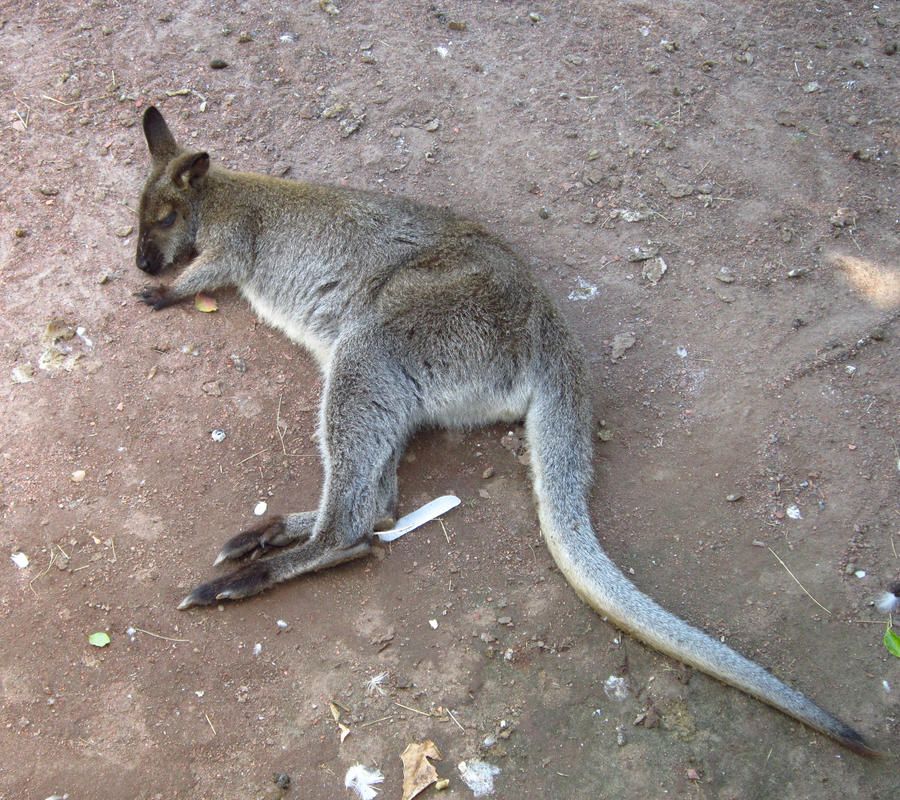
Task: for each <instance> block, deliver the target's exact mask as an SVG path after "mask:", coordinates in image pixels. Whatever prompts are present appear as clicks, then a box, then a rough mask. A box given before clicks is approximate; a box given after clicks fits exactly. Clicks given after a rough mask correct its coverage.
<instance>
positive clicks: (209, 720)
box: [203, 712, 216, 736]
mask: <svg viewBox="0 0 900 800" xmlns="http://www.w3.org/2000/svg"><path fill="white" fill-rule="evenodd" d="M203 716H204V717H206V721H207V722H208V723H209V727H210V728H212V732H213V736H215V735H216V729H215V728H213V724H212V720H211V719H210V718H209V714H207V713H206V712H204V713H203Z"/></svg>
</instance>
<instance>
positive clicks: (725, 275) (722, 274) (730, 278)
mask: <svg viewBox="0 0 900 800" xmlns="http://www.w3.org/2000/svg"><path fill="white" fill-rule="evenodd" d="M716 280H717V281H721V282H722V283H734V275H732V274H731V271H730V270H729V269H728V267H722V268H721V269H720V270H719V271H718V272H717V273H716Z"/></svg>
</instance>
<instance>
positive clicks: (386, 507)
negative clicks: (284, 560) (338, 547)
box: [213, 451, 399, 565]
mask: <svg viewBox="0 0 900 800" xmlns="http://www.w3.org/2000/svg"><path fill="white" fill-rule="evenodd" d="M398 459H399V451H395V452H394V454H393V456H392V457H391V458H390V459H388V463H387V466H386V467H385V468H384V469H383V470H382V472H381V479H380V480H379V482H378V494H377V500H376V504H375V508H376V515H375V523H374V525H373V530H375V531H385V530H390V529H391V528H393V527H394V523H395V522H396V518H397V461H398ZM318 515H319V512H318V511H300V512H298V513H295V514H287V515H286V516H273V517H269V518H268V519H265V520H263V521H262V522H260V523H259V525H254V526H253V527H252V528H247V529H246V530H244V531H241V532H240V533H239V534H237V536H232V537H231V538H230V539H229V540H228V541H227V542H225V544H224V545H222V549H221V550H220V551H219V555H218V556H216V560H215V561H214V562H213V564H214V565H218V564H221V563H222V562H223V561H233V560H236V559H239V558H242V557H245V556H246V557H249V558H259V557H260V556H262V555H265V554H266V553H267V552H269V550H272V549H274V548H276V547H292V546H295V545H299V544H303V543H304V542H305V541H307V540H308V539H309V537H310V536H312V532H313V528H314V527H315V525H316V517H317V516H318Z"/></svg>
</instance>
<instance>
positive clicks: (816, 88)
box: [803, 81, 822, 94]
mask: <svg viewBox="0 0 900 800" xmlns="http://www.w3.org/2000/svg"><path fill="white" fill-rule="evenodd" d="M803 91H804V92H806V94H812V93H813V92H821V91H822V85H821V84H820V83H818V82H817V81H810V82H809V83H807V84H806V85H805V86H804V87H803Z"/></svg>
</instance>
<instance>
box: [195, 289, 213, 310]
mask: <svg viewBox="0 0 900 800" xmlns="http://www.w3.org/2000/svg"><path fill="white" fill-rule="evenodd" d="M194 308H196V309H197V311H203V312H205V313H207V314H209V313H210V312H211V311H218V310H219V303H218V302H217V301H216V298H215V297H210V296H209V295H208V294H203V292H200V293H199V294H196V295H194Z"/></svg>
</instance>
